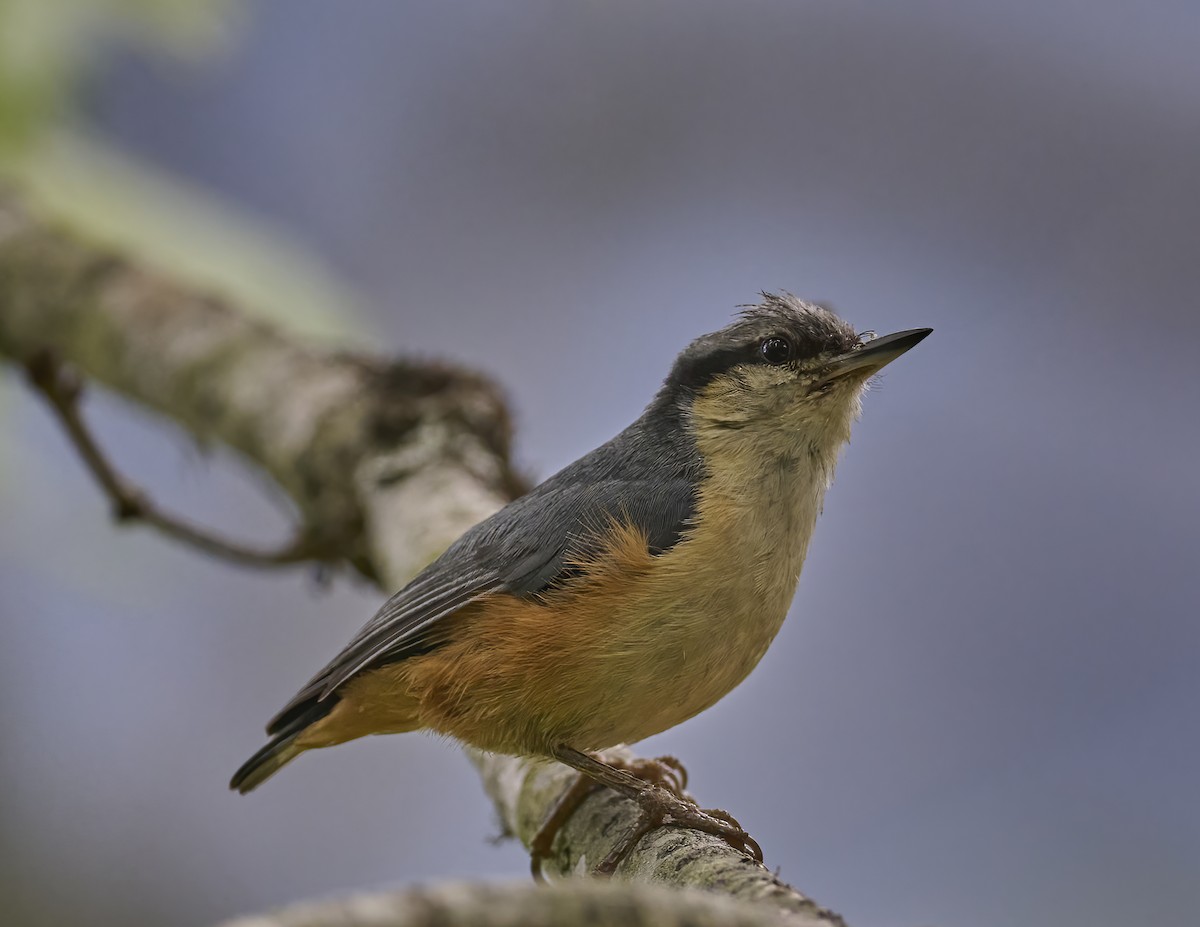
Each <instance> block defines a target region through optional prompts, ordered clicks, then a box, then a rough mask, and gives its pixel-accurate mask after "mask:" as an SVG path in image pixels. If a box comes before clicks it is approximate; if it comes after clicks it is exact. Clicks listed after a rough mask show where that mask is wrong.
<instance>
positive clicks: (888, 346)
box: [825, 328, 933, 381]
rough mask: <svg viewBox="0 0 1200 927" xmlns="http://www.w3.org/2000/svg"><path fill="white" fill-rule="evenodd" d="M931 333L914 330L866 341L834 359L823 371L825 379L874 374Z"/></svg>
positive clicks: (923, 330)
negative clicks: (854, 374)
mask: <svg viewBox="0 0 1200 927" xmlns="http://www.w3.org/2000/svg"><path fill="white" fill-rule="evenodd" d="M931 331H933V329H932V328H914V329H911V330H909V331H906V332H896V333H895V334H894V335H884V336H883V337H882V338H875V339H874V340H872V341H868V342H867V343H866V344H864V345H863V346H862V347H858V348H855V349H854V350H853V351H850V352H849V353H847V354H843V355H842V356H841V357H835V358H834V359H833V361H832V362H831V363H830V364H829V366H828V367H827V368H826V370H825V379H826V380H827V381H828V380H836V379H837V378H838V377H844V376H846V375H847V374H851V373H857V374H859V375H860V376H863V377H869V376H871V375H872V374H876V373H878V372H879V371H880V370H882V369H883V368H884V367H886V366H887V365H888V364H890V363H891V362H892V361H894V360H895V359H896V358H897V357H899V356H900V355H901V354H903V353H904V352H905V351H907V350H908V349H909V348H913V347H916V346H917V344H919V343H920V342H921V341H923V340H924V339H925V336H926V335H928V334H929V333H930V332H931Z"/></svg>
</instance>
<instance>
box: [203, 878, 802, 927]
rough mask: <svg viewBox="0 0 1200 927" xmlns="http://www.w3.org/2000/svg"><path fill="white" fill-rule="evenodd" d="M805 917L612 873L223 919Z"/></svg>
mask: <svg viewBox="0 0 1200 927" xmlns="http://www.w3.org/2000/svg"><path fill="white" fill-rule="evenodd" d="M803 923H804V922H803V921H802V920H797V919H795V918H793V917H789V916H788V915H786V914H783V913H782V912H780V911H778V910H775V909H772V908H769V907H765V906H760V905H754V904H748V903H746V902H739V901H735V900H732V899H728V898H721V897H719V896H716V897H714V896H713V895H710V894H706V893H703V892H697V891H679V890H669V889H666V888H663V887H661V886H652V885H623V884H620V883H612V882H605V881H600V880H596V881H591V882H583V881H578V882H572V883H570V884H569V885H567V884H559V885H555V886H549V887H541V886H534V885H530V884H525V885H517V884H510V885H486V884H479V883H463V882H456V883H455V882H452V883H447V884H443V885H438V886H434V887H431V888H418V889H413V890H410V891H403V892H389V893H386V894H363V895H350V896H348V897H346V898H342V899H337V900H333V901H324V902H320V901H318V902H309V903H306V904H301V905H294V906H291V907H287V908H283V909H281V910H278V911H271V912H269V913H266V914H260V915H257V916H255V917H244V918H239V919H237V920H235V921H229V922H228V923H226V924H225V925H223V927H796V925H799V924H803Z"/></svg>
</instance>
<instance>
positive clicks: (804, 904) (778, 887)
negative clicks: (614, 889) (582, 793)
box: [467, 748, 843, 927]
mask: <svg viewBox="0 0 1200 927" xmlns="http://www.w3.org/2000/svg"><path fill="white" fill-rule="evenodd" d="M467 752H468V755H469V756H470V757H471V760H472V762H474V763H475V765H476V767H477V768H478V769H479V772H480V775H481V776H482V778H483V785H484V789H485V790H486V791H487V793H488V795H489V796H491V799H492V801H493V803H495V805H496V809H497V810H498V811H499V813H500V819H501V821H502V822H503V824H504V827H505V828H506V829H507V831H508V832H509V833H511V834H513V835H514V836H516V837H517V838H518V839H520V841H521V842H522V843H523V844H525V845H526V846H528V845H529V842H530V840H532V839H533V835H534V834H535V833H537V830H538V827H539V826H540V825H541V822H542V819H543V818H545V816H546V810H547V809H548V808H550V807H551V806H553V804H554V802H555V800H556V799H557V798H558V796H559V795H561V794H562V793H563V792H564V791H565V790H566V789H567V788H568V787H569V786H570V784H571V782H572V781H574V779H575V777H576V775H577V773H575V772H574V771H573V770H571V769H568V768H567V767H565V766H563V765H562V764H560V763H551V762H545V763H539V762H531V761H529V760H522V759H518V758H515V757H507V756H494V755H491V754H485V753H480V752H479V751H477V750H468V751H467ZM605 753H606V755H607V756H609V757H613V758H616V757H620V758H622V759H629V758H630V757H631V756H632V754H631V753H630V751H629V750H627V749H625V748H619V749H614V750H609V751H605ZM637 815H638V807H637V805H636V804H635V803H634V802H632V801H630V800H628V799H625V798H622V797H621V796H619V795H617V794H616V793H615V792H612V791H610V790H608V789H597V790H596V791H595V792H594V793H593V794H592V795H591V796H590V797H589V798H587V800H585V801H584V803H583V804H582V805H581V806H580V808H579V810H578V811H576V812H575V814H574V815H572V817H571V820H570V821H568V822H567V824H566V825H565V826H564V827H563V829H562V831H561V832H560V834H559V836H558V839H557V840H556V841H555V845H554V856H553V857H552V858H551V859H550V860H549V861H548V864H549V865H551V866H552V867H553V869H554V870H555V871H557V872H559V873H586V872H589V871H591V869H592V867H594V866H595V865H596V863H598V862H599V861H600V860H602V859H604V857H605V856H606V855H607V854H608V851H609V850H610V849H611V848H612V846H613V844H614V843H615V842H616V839H617V838H618V837H619V836H620V835H621V834H622V833H623V832H624V831H625V830H627V829H628V828H630V827H632V826H633V824H634V823H635V821H636V819H637ZM616 876H617V877H618V878H619V879H625V880H632V881H636V882H665V883H669V884H671V885H675V886H680V887H686V888H700V889H708V890H715V891H719V892H721V893H723V894H726V895H731V896H734V897H736V898H740V899H743V900H746V901H754V902H765V903H766V904H767V905H769V906H770V907H772V908H774V909H776V910H783V911H787V912H790V913H792V914H793V915H794V916H795V918H796V919H795V920H794V921H793V923H802V924H813V925H817V924H821V925H825V927H841V925H843V921H842V919H841V918H840V917H839V916H838V915H836V914H834V913H833V912H831V911H827V910H825V909H824V908H822V907H821V906H820V905H818V904H816V903H815V902H814V901H813V900H812V899H810V898H808V897H806V896H805V895H803V894H801V893H800V892H798V891H796V889H794V888H792V887H791V886H790V885H788V884H787V883H785V882H783V881H781V880H780V879H779V878H777V877H776V876H775V875H773V874H772V873H771V872H770V871H768V870H767V869H766V868H765V867H763V866H762V865H761V864H759V863H756V862H754V861H753V860H752V859H750V858H749V857H747V856H745V855H744V854H742V853H740V852H738V851H737V850H735V849H733V848H732V847H731V846H729V844H727V843H725V842H724V841H723V840H722V839H721V838H720V837H714V836H712V835H711V834H702V833H699V832H697V831H693V830H681V829H678V828H674V827H662V828H659V829H658V830H655V831H652V832H651V833H650V834H648V835H647V836H645V837H643V838H642V840H641V842H640V843H638V845H637V847H636V849H634V851H633V852H632V853H630V854H629V856H628V857H627V858H626V859H625V860H624V861H622V863H621V864H620V866H619V867H618V868H617V872H616Z"/></svg>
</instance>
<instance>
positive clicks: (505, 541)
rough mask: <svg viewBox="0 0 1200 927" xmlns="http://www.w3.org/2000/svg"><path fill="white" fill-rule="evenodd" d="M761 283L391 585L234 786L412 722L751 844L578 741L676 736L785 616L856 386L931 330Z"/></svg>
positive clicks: (762, 648)
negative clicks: (592, 438) (618, 420)
mask: <svg viewBox="0 0 1200 927" xmlns="http://www.w3.org/2000/svg"><path fill="white" fill-rule="evenodd" d="M763 296H764V299H763V302H762V303H761V304H759V305H757V306H754V307H752V308H748V309H746V310H745V311H744V312H742V314H741V316H740V317H739V318H738V319H737V321H735V322H734V323H733V324H732V325H729V326H728V327H727V328H724V329H722V330H721V331H718V332H715V333H713V334H710V335H705V336H703V337H701V338H698V339H696V340H695V341H693V342H692V343H691V344H690V345H689V346H688V347H687V348H686V349H685V350H684V351H683V353H681V354H680V355H679V357H678V359H677V360H676V361H675V365H674V366H673V367H672V369H671V372H670V375H669V376H668V377H667V379H666V381H665V382H664V383H663V386H662V388H661V389H660V390H659V391H658V394H657V395H656V396H655V397H654V399H653V401H652V402H651V403H650V405H649V406H648V407H647V408H646V411H645V412H644V413H643V414H642V416H641V417H640V418H639V419H638V420H637V421H635V422H634V423H633V424H632V425H630V426H629V427H628V428H626V429H625V430H624V431H622V432H621V433H620V434H619V435H617V436H616V437H615V438H613V439H612V440H611V441H609V442H607V443H606V444H603V445H601V446H600V447H598V448H597V449H596V450H594V451H592V452H591V453H590V454H587V455H585V456H584V457H581V458H580V459H579V460H577V461H575V463H573V464H571V465H570V466H568V467H566V468H565V469H564V470H561V471H560V472H558V473H557V474H555V475H554V476H552V477H550V478H549V479H548V480H546V481H545V482H544V483H542V484H541V485H540V486H538V487H537V488H536V489H534V490H532V491H531V492H530V493H528V494H527V495H525V496H523V497H522V498H520V499H517V500H516V501H515V502H512V503H510V504H509V505H507V506H505V507H504V508H503V509H501V510H500V511H499V512H497V513H496V514H495V515H493V516H492V517H490V518H488V519H487V520H486V521H483V522H481V523H480V524H478V525H476V526H475V527H474V528H472V529H471V530H470V531H468V532H467V533H466V534H464V535H463V536H462V537H461V538H459V539H458V540H457V541H456V542H455V543H454V544H453V545H451V547H450V548H449V549H448V550H447V551H446V552H445V553H444V554H442V555H441V556H440V557H439V558H438V559H437V560H435V561H434V562H433V563H432V564H430V565H429V566H428V567H426V568H425V570H424V571H422V572H421V573H420V575H418V576H417V577H416V578H415V579H414V580H413V581H412V582H410V583H409V584H408V585H407V586H405V587H404V588H403V589H401V590H400V591H399V592H397V593H396V594H395V595H394V596H392V597H391V598H390V599H389V600H388V601H387V602H386V603H385V604H384V605H383V607H382V608H381V609H380V610H379V612H378V613H377V614H376V615H375V617H374V618H372V619H371V620H370V621H369V622H368V623H367V624H366V626H365V627H364V628H363V629H362V630H361V631H359V632H358V634H357V635H356V636H355V637H354V639H353V640H352V641H351V642H350V643H349V644H348V645H347V646H346V648H345V649H344V650H342V652H341V653H339V654H338V655H337V656H336V657H335V658H334V659H333V661H332V662H331V663H329V665H328V666H326V667H325V668H324V669H323V670H321V672H319V673H318V674H317V675H316V676H315V677H313V679H312V681H311V682H309V683H308V685H306V686H305V687H304V688H303V689H301V690H300V692H299V694H297V695H296V697H295V698H293V699H292V700H291V702H289V703H288V704H287V706H286V707H284V709H283V711H281V712H280V713H279V714H278V715H276V717H275V718H274V719H273V720H272V721H271V723H270V724H269V725H268V727H267V732H268V734H270V735H273V739H272V740H271V742H270V743H268V744H267V745H266V746H265V747H263V748H262V749H261V750H259V751H258V753H256V754H255V755H254V756H253V757H251V758H250V759H249V760H248V761H247V762H246V764H245V765H244V766H242V768H241V769H239V770H238V771H237V774H236V775H235V776H234V777H233V781H232V782H231V787H232V788H234V789H237V790H238V791H240V792H248V791H250V790H251V789H253V788H255V787H256V786H258V785H259V784H260V783H261V782H263V781H264V780H265V779H267V778H268V777H269V776H271V775H272V774H274V773H275V772H276V771H277V770H278V769H279V768H280V767H281V766H283V765H284V764H285V763H287V762H288V761H290V760H292V759H293V758H294V757H296V756H297V755H299V754H300V753H302V752H304V751H305V750H312V749H314V748H317V747H330V746H333V745H334V744H340V743H344V742H345V741H348V740H354V739H355V738H358V737H363V736H365V735H367V734H393V733H400V732H404V731H416V730H430V731H436V732H437V733H440V734H448V735H450V736H452V737H455V738H457V739H459V740H461V741H464V742H465V743H468V744H471V745H473V746H475V747H478V748H480V749H483V750H488V751H493V752H497V753H505V754H513V755H522V756H536V757H552V758H554V759H556V760H559V761H561V762H563V763H566V764H567V765H569V766H572V767H574V768H575V769H577V770H579V771H580V772H581V773H583V774H585V775H586V776H588V777H590V781H595V782H598V783H600V784H603V785H608V786H610V787H612V788H615V789H617V790H618V791H620V792H622V793H624V794H626V795H628V796H630V797H632V798H635V799H636V800H638V801H639V803H640V804H641V805H642V807H643V809H646V810H647V812H648V818H647V820H649V821H650V824H651V825H653V824H655V823H662V822H663V821H667V822H669V823H672V824H681V825H686V826H692V827H697V828H699V829H701V830H705V831H708V832H710V833H715V834H718V835H720V836H722V837H724V838H726V839H728V840H731V841H733V842H735V843H736V844H739V845H741V846H743V847H746V846H750V845H751V844H752V841H751V840H750V838H749V837H748V835H746V834H745V833H744V832H743V831H742V830H741V828H740V827H738V826H737V824H736V822H733V821H732V820H730V819H728V818H727V817H725V818H721V817H720V816H717V817H714V816H712V815H709V814H706V813H705V812H702V811H700V810H699V809H698V808H696V807H695V805H693V804H691V803H690V802H687V801H685V800H684V799H683V797H682V794H681V789H680V788H679V783H675V785H676V787H675V788H674V789H672V790H670V791H673V792H674V793H675V794H674V795H672V794H669V792H668V791H667V790H664V789H663V788H661V787H657V786H655V785H654V784H652V782H647V781H646V779H645V778H642V777H639V776H635V775H633V774H631V772H630V771H629V770H628V769H618V768H616V767H614V766H612V765H610V764H607V763H603V762H601V761H600V760H598V759H596V758H594V757H592V756H589V755H588V754H587V753H586V752H585V751H594V750H599V749H602V748H605V747H610V746H613V745H615V744H619V743H633V742H635V741H639V740H641V739H643V738H645V737H649V736H650V735H652V734H657V733H659V732H661V731H665V730H667V729H668V728H670V727H674V726H675V725H676V724H679V723H680V722H682V721H686V720H687V719H688V718H690V717H692V716H693V715H695V714H697V713H699V712H701V711H703V710H704V709H706V708H708V707H709V706H711V705H713V704H714V703H715V702H717V700H719V699H720V698H721V697H722V696H724V695H725V694H726V693H727V692H729V691H730V690H731V689H733V688H734V687H735V686H736V685H737V684H738V683H740V682H741V681H742V680H743V679H745V678H746V675H747V674H748V673H749V672H750V671H751V670H752V669H753V668H754V666H755V665H756V664H757V663H758V661H759V660H760V659H761V658H762V656H763V654H764V653H765V652H766V650H767V647H768V645H769V644H770V643H771V640H772V639H773V638H774V637H775V634H776V632H778V631H779V628H780V625H781V624H782V623H783V619H784V616H785V615H786V613H787V610H788V606H789V604H790V602H791V600H792V596H793V594H794V592H795V590H796V584H797V582H798V581H799V578H800V567H801V565H802V564H803V563H804V557H805V553H806V551H807V549H808V542H809V538H810V537H811V536H812V532H813V527H814V525H815V523H816V520H817V514H818V513H819V512H820V511H821V504H822V500H823V498H824V495H825V490H826V489H827V488H828V486H829V484H830V482H831V480H832V478H833V471H834V465H835V464H836V462H837V458H838V454H839V452H840V449H841V447H842V445H843V444H844V443H846V441H848V440H849V437H850V425H851V422H853V421H854V419H855V418H856V417H857V416H858V413H859V411H860V397H861V396H862V393H863V392H864V389H865V387H866V384H867V381H868V379H869V378H870V377H871V376H872V375H873V374H875V373H877V372H878V371H879V370H880V369H881V368H882V367H883V366H884V365H886V364H888V363H889V362H891V361H892V360H895V359H896V358H897V357H899V356H900V355H901V354H903V353H904V352H905V351H907V350H908V349H909V348H911V347H913V346H914V345H916V344H917V343H918V342H919V341H921V339H923V338H924V337H925V336H926V335H928V334H929V333H930V331H931V329H928V328H921V329H914V330H912V331H904V332H899V333H897V334H894V335H888V336H886V337H882V338H874V339H870V338H864V337H860V336H859V335H858V334H856V332H855V331H854V329H853V328H851V327H850V326H849V325H848V324H847V323H846V322H844V321H842V320H841V319H839V318H838V317H837V316H835V315H834V314H833V313H832V312H830V311H829V310H828V309H825V308H823V307H821V306H816V305H812V304H810V303H804V302H801V301H799V300H797V299H796V298H795V297H793V296H790V295H783V296H777V295H771V294H763ZM637 771H638V772H641V773H642V774H643V775H645V768H644V767H640V768H639V769H638V770H637ZM650 778H651V779H653V780H655V781H658V782H659V785H662V784H665V783H666V782H667V781H668V780H669V779H670V776H669V775H657V776H651V777H650ZM581 781H582V780H581ZM559 811H560V813H559V814H558V817H557V818H556V819H555V820H554V821H549V820H548V822H547V826H548V827H549V826H550V825H551V824H553V825H554V827H553V829H556V828H557V825H558V824H561V823H562V817H563V815H562V813H561V811H562V809H559ZM551 817H552V818H554V817H555V816H554V814H552V815H551ZM649 826H650V825H647V826H646V827H643V828H641V829H640V830H639V831H638V834H637V836H640V835H641V833H644V832H645V831H646V830H647V829H648V827H649ZM543 830H544V833H542V834H540V835H539V840H538V841H536V843H537V846H536V847H535V849H536V850H539V851H541V852H545V851H546V850H547V849H548V848H549V840H550V839H552V837H553V833H552V830H551V831H546V828H544V829H543ZM631 845H632V844H630V846H631ZM628 849H629V847H628V846H627V847H625V851H627V850H628ZM622 855H623V853H622ZM610 863H611V865H615V862H614V861H611V860H610ZM535 864H536V862H535ZM611 865H610V868H611Z"/></svg>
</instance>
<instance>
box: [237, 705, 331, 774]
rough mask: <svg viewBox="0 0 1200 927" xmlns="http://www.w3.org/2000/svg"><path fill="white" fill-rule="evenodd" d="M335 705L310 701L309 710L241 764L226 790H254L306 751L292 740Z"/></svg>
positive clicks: (276, 733) (277, 732) (279, 731)
mask: <svg viewBox="0 0 1200 927" xmlns="http://www.w3.org/2000/svg"><path fill="white" fill-rule="evenodd" d="M336 702H337V699H336V698H331V699H328V700H326V701H324V702H318V701H316V700H314V701H313V704H312V707H311V708H310V710H308V711H305V712H303V713H301V714H300V715H299V716H297V717H296V718H295V719H294V720H292V721H291V722H290V723H288V724H287V725H286V726H285V727H283V728H281V729H280V730H278V731H276V732H275V736H274V737H272V738H271V740H270V742H269V743H268V744H267V745H266V746H265V747H263V748H262V749H261V750H259V751H258V752H257V753H256V754H254V756H252V757H250V759H248V760H246V762H245V763H243V764H242V766H241V768H240V769H239V770H238V771H237V772H235V773H234V774H233V778H232V779H230V780H229V787H230V788H231V789H234V790H236V791H238V792H240V793H241V794H243V795H245V794H246V793H247V792H249V791H251V790H253V789H256V788H258V787H259V786H260V785H262V784H263V783H264V782H266V781H267V780H268V779H270V778H271V777H272V776H273V775H275V773H277V772H279V770H280V769H282V768H283V767H284V766H285V765H287V764H288V763H290V762H291V761H292V760H294V759H295V758H296V757H298V756H299V755H300V754H301V753H303V752H304V751H305V750H307V749H308V747H301V746H298V745H297V743H296V739H297V738H298V737H299V736H300V735H301V734H302V733H304V730H305V728H307V727H308V726H309V725H310V724H313V723H315V722H317V721H319V720H321V719H322V718H324V717H325V716H326V715H327V714H329V712H330V710H332V708H333V706H334V704H336Z"/></svg>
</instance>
